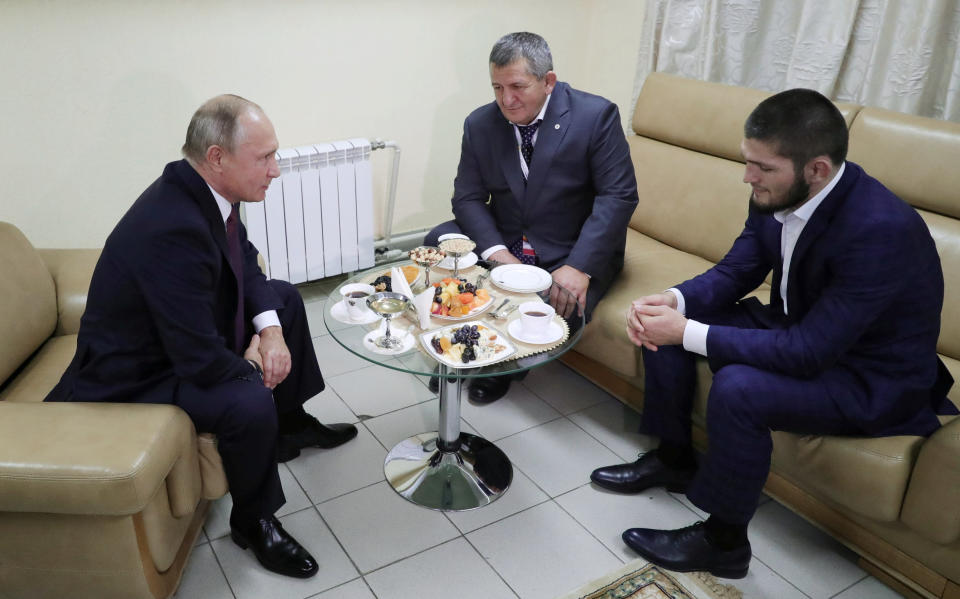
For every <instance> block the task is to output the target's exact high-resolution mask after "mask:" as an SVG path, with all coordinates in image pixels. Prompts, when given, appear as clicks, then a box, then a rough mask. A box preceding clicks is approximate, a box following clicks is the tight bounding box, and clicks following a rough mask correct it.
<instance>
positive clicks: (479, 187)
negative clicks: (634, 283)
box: [425, 32, 637, 403]
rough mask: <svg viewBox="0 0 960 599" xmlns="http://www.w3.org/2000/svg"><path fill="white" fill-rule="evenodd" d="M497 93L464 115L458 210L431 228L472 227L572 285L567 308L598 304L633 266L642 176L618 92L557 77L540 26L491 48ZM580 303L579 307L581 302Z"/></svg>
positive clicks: (488, 387) (562, 304)
mask: <svg viewBox="0 0 960 599" xmlns="http://www.w3.org/2000/svg"><path fill="white" fill-rule="evenodd" d="M490 82H491V85H492V86H493V92H494V96H495V97H496V100H495V101H494V102H491V103H490V104H486V105H484V106H481V107H480V108H478V109H476V110H474V111H473V112H472V113H470V115H469V116H468V117H467V119H466V121H465V122H464V124H463V143H462V147H461V152H460V165H459V167H458V168H457V177H456V179H455V180H454V183H453V186H454V190H453V201H452V202H453V214H454V217H455V220H453V221H449V222H446V223H443V224H441V225H439V226H437V227H436V228H434V229H433V230H432V231H431V232H430V233H429V234H428V235H427V237H426V239H425V243H426V244H427V245H436V243H437V238H438V237H439V236H440V235H442V234H445V233H454V232H455V233H464V234H466V235H467V236H468V237H469V238H470V239H472V240H474V241H475V242H476V243H477V252H479V253H480V256H481V257H482V258H484V259H488V260H491V261H495V262H500V263H506V264H511V263H513V264H518V263H521V262H524V263H527V264H535V265H537V266H540V267H541V268H544V269H546V270H548V271H550V273H551V275H552V277H553V282H554V283H555V284H556V285H559V286H560V287H563V288H565V289H567V290H568V291H570V295H566V294H559V295H557V294H554V297H555V298H556V300H555V301H556V304H557V305H556V306H555V308H557V312H558V313H560V314H563V315H565V316H566V315H569V314H570V313H572V312H573V310H575V309H579V310H582V311H584V313H585V317H586V318H587V320H589V318H590V315H591V313H592V311H593V308H594V306H596V304H597V302H598V301H600V298H601V297H603V294H604V293H606V291H607V289H608V288H609V286H610V284H611V283H612V282H613V279H614V277H616V275H617V273H619V272H620V270H621V269H622V268H623V252H624V246H625V244H626V235H627V225H628V224H629V222H630V217H631V215H632V214H633V210H634V208H635V207H636V205H637V181H636V178H635V176H634V172H633V163H632V162H631V160H630V151H629V149H628V147H627V141H626V137H625V136H624V133H623V126H622V125H621V123H620V112H619V111H618V110H617V107H616V105H615V104H613V103H611V102H609V101H608V100H605V99H604V98H601V97H599V96H594V95H592V94H588V93H585V92H582V91H579V90H575V89H573V88H572V87H570V86H569V85H567V84H566V83H562V82H559V81H557V75H556V73H554V72H553V58H552V56H551V54H550V47H549V46H548V45H547V42H546V40H544V39H543V38H542V37H540V36H539V35H536V34H534V33H527V32H520V33H511V34H508V35H505V36H503V37H502V38H500V40H498V41H497V43H496V44H494V46H493V50H492V51H491V52H490ZM578 306H579V308H578ZM509 385H510V377H507V376H501V377H491V378H480V379H474V380H473V382H472V383H471V385H470V398H471V399H473V400H474V401H477V402H481V403H489V402H491V401H494V400H496V399H499V398H500V397H502V396H503V395H504V394H505V393H506V392H507V389H508V387H509Z"/></svg>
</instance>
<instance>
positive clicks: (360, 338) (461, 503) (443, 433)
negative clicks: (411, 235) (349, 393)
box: [323, 261, 584, 511]
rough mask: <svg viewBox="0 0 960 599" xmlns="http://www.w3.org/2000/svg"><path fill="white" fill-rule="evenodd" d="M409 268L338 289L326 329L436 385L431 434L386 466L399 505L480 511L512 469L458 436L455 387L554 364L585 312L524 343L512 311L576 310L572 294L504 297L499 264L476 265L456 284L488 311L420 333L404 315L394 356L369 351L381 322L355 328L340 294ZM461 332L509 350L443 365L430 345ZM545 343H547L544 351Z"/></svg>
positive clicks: (495, 453)
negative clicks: (482, 293) (476, 293)
mask: <svg viewBox="0 0 960 599" xmlns="http://www.w3.org/2000/svg"><path fill="white" fill-rule="evenodd" d="M412 265H413V263H412V262H410V261H401V262H396V263H393V264H385V265H381V266H378V267H376V268H373V269H370V270H368V271H365V272H361V273H358V274H356V275H355V276H353V277H351V278H350V279H349V280H347V281H344V282H343V283H342V284H341V285H340V286H339V287H338V288H337V289H336V290H335V291H333V292H332V293H331V294H330V297H329V298H328V299H327V301H326V304H325V306H324V312H323V318H324V324H325V325H326V327H327V330H328V331H329V332H330V335H331V336H332V337H333V338H334V339H335V340H336V341H337V343H339V344H340V345H342V346H343V347H344V348H346V349H347V350H348V351H350V352H351V353H353V354H356V355H357V356H359V357H361V358H363V359H365V360H368V361H370V362H373V363H374V364H378V365H380V366H383V367H385V368H391V369H394V370H399V371H402V372H408V373H410V374H414V375H423V376H437V377H439V382H440V386H439V387H440V388H439V404H440V414H439V421H438V426H437V430H436V431H429V432H422V433H419V434H415V435H413V436H411V437H408V438H407V439H404V440H403V441H401V442H400V443H399V444H397V445H396V446H395V447H394V448H393V449H391V450H390V452H389V453H388V454H387V458H386V461H385V462H384V474H385V476H386V480H387V482H388V483H390V486H392V487H393V489H394V490H395V491H396V492H397V493H398V494H400V496H401V497H403V498H405V499H407V500H409V501H411V502H413V503H416V504H417V505H420V506H423V507H426V508H430V509H434V510H443V511H461V510H470V509H475V508H479V507H483V506H485V505H488V504H489V503H492V502H493V501H496V500H497V499H498V498H499V497H501V496H502V495H503V494H504V493H505V492H506V490H507V488H509V486H510V483H511V482H512V480H513V467H512V465H511V464H510V460H509V459H508V458H507V456H506V454H504V453H503V451H501V450H500V448H498V447H497V446H496V445H494V444H493V443H491V442H490V441H487V440H486V439H484V438H482V437H479V436H477V435H473V434H470V433H465V432H462V431H461V430H460V393H461V386H462V384H463V382H464V381H465V380H470V379H474V378H478V377H489V376H501V375H502V376H509V375H516V374H518V373H521V372H524V371H526V370H529V369H531V368H535V367H537V366H542V365H544V364H546V363H548V362H550V361H552V360H555V359H556V358H558V357H559V356H561V355H563V354H564V353H566V352H567V350H569V349H570V348H571V347H573V346H574V345H575V344H576V343H577V341H578V340H579V339H580V335H581V333H582V331H583V324H584V319H583V311H582V310H577V309H574V310H572V313H571V314H568V315H567V316H566V317H563V316H561V315H560V314H557V315H556V316H555V317H554V322H553V323H551V325H550V326H551V327H555V328H551V331H552V332H556V331H557V330H558V329H559V330H560V331H561V332H562V335H560V336H559V337H557V336H556V335H552V334H551V335H550V336H549V337H543V338H537V339H530V338H529V337H528V336H526V335H524V334H523V332H522V330H521V329H520V328H519V325H520V322H519V321H518V320H517V318H518V310H516V307H517V306H519V305H520V304H521V303H523V302H527V301H535V302H546V303H550V304H552V305H558V306H562V305H563V303H564V302H568V305H574V304H575V301H574V298H573V295H572V294H571V293H570V292H569V291H567V290H566V289H564V288H562V287H559V286H558V285H556V284H553V285H551V284H550V282H547V283H546V284H547V285H548V286H547V288H545V289H541V290H540V291H527V290H526V289H524V288H519V290H518V291H508V290H506V289H503V288H501V287H498V286H496V285H494V284H491V283H490V278H489V275H490V272H491V270H490V269H493V268H495V267H496V266H497V264H496V263H490V262H485V261H480V262H479V263H478V264H477V265H476V266H471V267H470V268H467V269H463V268H461V269H460V278H462V279H466V280H467V282H469V283H471V284H474V285H476V286H477V287H478V288H483V289H487V290H488V294H489V295H490V298H491V299H490V301H489V303H487V304H486V305H484V306H483V307H481V308H479V309H477V310H476V312H474V313H470V314H468V315H465V316H462V317H451V316H449V315H448V316H445V317H441V316H433V317H431V318H430V322H429V326H427V327H425V328H424V327H421V326H420V322H419V318H418V317H417V315H416V313H415V310H413V309H411V310H409V311H407V312H406V313H404V314H403V316H402V317H399V316H398V317H395V318H394V319H393V320H392V322H391V328H392V331H393V332H392V334H393V335H395V336H399V338H400V339H401V341H402V343H401V344H400V347H399V348H398V349H392V350H385V349H381V348H379V347H377V346H376V344H375V342H376V339H377V338H378V337H381V336H382V333H383V324H382V322H381V319H380V318H379V317H377V316H376V315H375V314H373V313H372V312H371V313H370V314H369V315H367V316H365V317H363V318H360V319H353V318H351V317H350V315H349V314H348V313H347V311H346V309H345V307H344V304H342V303H341V302H342V300H343V297H342V295H341V293H340V288H342V287H343V286H344V285H348V284H353V283H363V284H371V283H373V282H374V281H375V280H376V279H377V278H378V277H380V276H381V275H383V274H384V273H385V272H389V271H390V270H391V268H392V267H400V266H412ZM448 276H452V273H446V272H443V271H440V270H437V269H433V270H431V279H432V280H433V282H435V283H437V282H440V281H441V280H442V279H443V278H444V277H448ZM422 281H423V276H422V275H421V276H419V277H418V278H417V279H416V280H414V282H413V285H412V288H413V291H414V293H417V292H421V291H422V290H423V289H424V287H423V283H422ZM525 291H526V292H525ZM505 300H508V303H507V305H506V306H505V307H503V308H501V311H498V312H496V314H493V312H494V310H495V309H496V308H498V307H500V306H501V305H502V304H503V302H504V301H505ZM505 312H506V314H504V313H505ZM496 316H501V317H500V318H497V317H496ZM466 323H471V324H474V325H477V326H478V327H484V328H485V329H486V332H485V334H487V335H490V334H494V335H495V336H496V338H497V339H499V342H500V345H502V346H506V347H507V349H506V350H503V351H504V355H505V356H506V357H504V358H502V359H501V358H498V357H497V356H493V357H491V358H488V359H486V360H482V359H481V360H477V361H476V362H473V363H467V364H460V363H459V362H457V361H456V360H455V359H453V358H451V357H450V356H439V357H438V353H437V351H436V349H434V348H433V347H432V346H431V339H432V338H433V337H439V336H442V334H443V333H444V332H445V331H448V330H449V329H450V327H457V328H460V327H461V326H462V325H464V324H466ZM491 332H492V333H491ZM448 336H449V335H448ZM555 337H556V338H555ZM520 339H523V341H521V340H520ZM547 339H550V341H549V342H545V341H546V340H547ZM541 341H544V342H541ZM511 349H512V350H513V351H510V350H511ZM508 352H509V355H507V353H508ZM397 358H399V359H397ZM477 364H480V365H479V366H478V365H477Z"/></svg>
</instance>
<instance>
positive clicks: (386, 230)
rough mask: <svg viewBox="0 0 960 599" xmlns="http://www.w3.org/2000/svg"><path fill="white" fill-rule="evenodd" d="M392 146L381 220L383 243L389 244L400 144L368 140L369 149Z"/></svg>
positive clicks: (395, 196) (398, 168) (395, 197)
mask: <svg viewBox="0 0 960 599" xmlns="http://www.w3.org/2000/svg"><path fill="white" fill-rule="evenodd" d="M385 148H393V168H392V169H391V170H390V186H389V187H388V188H387V213H386V215H385V216H384V222H383V240H382V241H383V245H384V246H387V245H389V244H390V237H391V236H392V235H393V209H394V206H396V203H397V175H398V174H399V172H400V146H399V145H398V144H397V142H395V141H383V140H381V139H375V140H372V141H371V142H370V149H371V150H383V149H385Z"/></svg>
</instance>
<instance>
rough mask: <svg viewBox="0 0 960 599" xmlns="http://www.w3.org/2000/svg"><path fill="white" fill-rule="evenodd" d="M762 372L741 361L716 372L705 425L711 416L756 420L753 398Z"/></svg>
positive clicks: (757, 409) (756, 410)
mask: <svg viewBox="0 0 960 599" xmlns="http://www.w3.org/2000/svg"><path fill="white" fill-rule="evenodd" d="M765 374H766V373H765V372H764V371H762V370H759V369H757V368H754V367H752V366H745V365H743V364H731V365H729V366H724V367H723V368H721V369H720V370H718V371H716V372H715V373H714V375H713V381H712V382H711V384H710V396H709V399H708V401H707V425H708V426H709V424H710V420H711V419H713V420H715V421H716V420H717V419H720V418H729V417H734V418H738V419H743V418H747V419H755V418H756V417H758V416H760V414H759V408H758V402H757V401H756V400H757V397H756V396H757V389H758V388H759V387H760V385H758V382H759V381H758V377H763V376H764V375H765Z"/></svg>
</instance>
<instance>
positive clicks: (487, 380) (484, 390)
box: [468, 376, 510, 403]
mask: <svg viewBox="0 0 960 599" xmlns="http://www.w3.org/2000/svg"><path fill="white" fill-rule="evenodd" d="M509 389H510V377H509V376H486V377H483V378H478V379H473V381H471V383H470V392H469V394H468V395H469V397H470V399H472V400H473V401H475V402H476V403H493V402H495V401H497V400H498V399H500V398H501V397H503V396H504V395H506V394H507V391H508V390H509Z"/></svg>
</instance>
